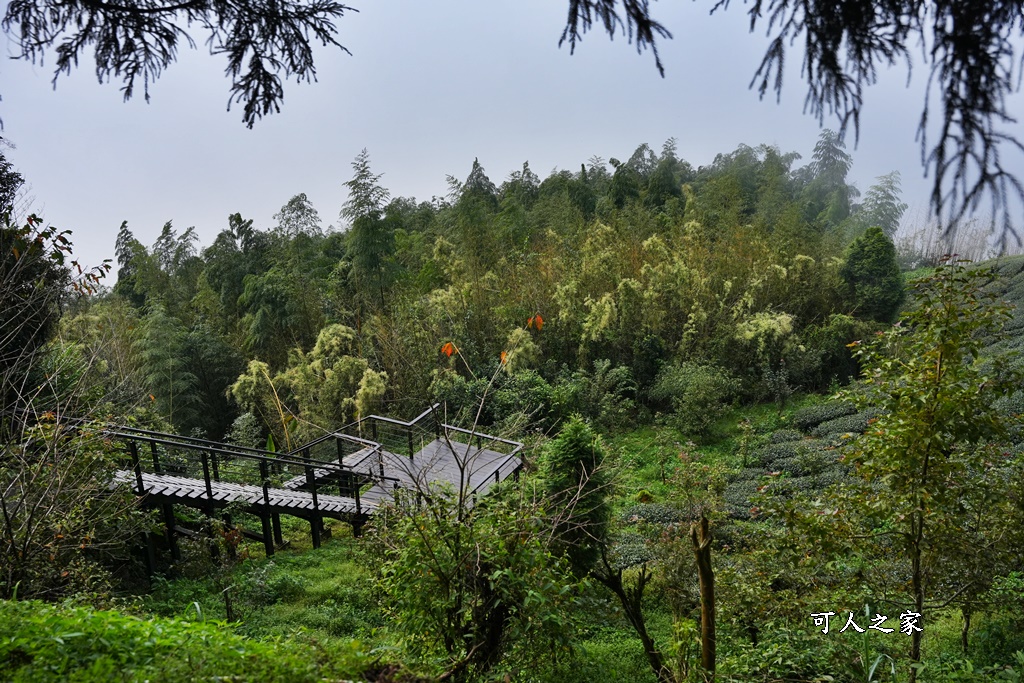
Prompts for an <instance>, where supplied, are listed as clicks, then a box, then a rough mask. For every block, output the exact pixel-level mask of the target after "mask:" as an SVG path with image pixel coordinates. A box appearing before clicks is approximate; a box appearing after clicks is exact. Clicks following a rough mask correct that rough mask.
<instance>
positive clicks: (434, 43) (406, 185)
mask: <svg viewBox="0 0 1024 683" xmlns="http://www.w3.org/2000/svg"><path fill="white" fill-rule="evenodd" d="M352 2H353V4H356V6H357V7H358V8H359V9H360V12H359V13H352V14H348V15H346V16H345V17H344V18H342V19H341V20H340V22H339V27H340V38H339V40H340V41H341V42H342V43H343V44H344V45H346V47H348V48H349V49H350V50H351V51H352V56H351V57H350V56H348V55H345V54H342V53H340V52H339V51H337V50H325V49H321V50H319V51H318V53H317V56H318V59H317V67H318V75H319V82H318V83H314V84H311V85H308V84H303V85H296V84H295V83H289V84H288V85H287V86H286V89H285V100H284V106H283V108H282V112H281V113H280V114H277V115H273V116H270V117H268V118H265V119H264V120H262V121H261V122H258V123H257V124H256V126H255V128H254V129H252V130H249V129H246V128H245V126H244V125H243V124H242V123H241V110H240V109H239V108H237V107H236V108H235V109H233V110H232V111H230V112H227V111H225V105H226V103H227V99H228V87H229V82H228V80H227V79H226V78H225V76H224V74H223V69H224V64H225V62H224V59H223V58H221V57H211V56H209V55H208V54H207V52H206V51H205V50H204V46H203V39H202V36H199V35H194V37H195V38H196V42H197V43H198V44H199V49H198V50H196V51H189V50H187V49H185V50H183V51H182V52H181V54H180V57H179V60H178V62H177V63H176V64H174V65H172V66H171V67H170V68H169V69H168V70H167V71H166V72H165V73H164V74H163V76H162V77H161V78H160V80H159V81H157V82H156V83H155V84H154V85H152V87H151V94H152V101H151V103H149V104H146V103H145V101H144V100H143V99H142V97H141V96H137V97H136V98H135V99H133V100H132V101H130V102H128V103H123V102H122V101H121V93H120V92H119V89H118V84H116V83H108V84H102V85H100V84H98V83H97V82H96V78H95V76H94V75H93V72H92V68H91V65H90V64H89V62H88V61H84V62H83V63H82V66H81V67H80V68H79V69H78V71H77V72H75V73H73V74H72V75H71V77H62V78H61V79H60V81H59V82H58V85H57V88H56V90H53V89H52V88H51V85H50V80H51V78H52V66H51V64H46V65H43V66H40V65H35V66H33V65H31V64H28V63H25V62H21V61H14V60H4V61H3V62H2V63H0V84H2V85H0V95H2V97H3V101H2V102H0V116H2V118H3V123H4V130H3V135H4V137H5V138H7V139H9V140H10V141H11V142H13V143H14V144H15V145H16V149H14V150H7V151H6V155H7V156H8V158H9V159H10V160H11V161H12V162H13V163H14V164H15V167H16V168H17V169H18V170H19V171H20V172H21V173H22V174H23V175H24V176H25V178H26V180H27V181H28V182H29V183H30V184H31V189H32V194H33V195H34V196H35V198H36V199H35V204H34V205H33V209H34V210H35V211H36V212H37V213H39V214H41V215H42V216H43V217H44V218H45V219H46V220H47V221H49V222H50V223H53V224H54V225H58V226H60V227H62V228H70V229H72V230H73V231H74V235H73V239H74V242H75V247H76V254H77V255H78V256H79V257H80V259H81V260H82V261H83V262H84V263H89V264H95V263H98V262H99V261H101V260H102V259H104V258H110V257H112V256H113V245H114V238H115V235H116V233H117V229H118V227H119V226H120V224H121V221H123V220H127V221H128V224H129V227H130V228H131V229H132V230H133V232H134V233H135V235H136V237H138V238H139V239H140V240H141V241H142V242H143V243H145V244H147V245H149V244H152V243H153V241H154V240H155V239H156V237H157V235H158V234H159V231H160V228H161V227H162V225H163V224H164V223H165V222H166V221H168V220H172V221H173V222H174V225H175V227H176V228H177V229H178V230H179V231H180V230H183V229H184V228H186V227H188V226H192V225H194V226H196V227H197V230H198V232H199V235H200V236H201V240H202V243H203V244H204V245H206V244H209V243H210V241H212V239H213V237H214V236H215V235H216V234H217V232H219V231H220V230H221V229H223V228H225V227H226V226H227V216H228V214H230V213H234V212H236V211H237V212H240V213H241V214H242V215H243V216H245V217H246V218H252V219H254V220H255V223H256V225H257V226H259V227H262V228H267V227H272V225H273V223H274V222H273V219H272V216H273V215H274V214H275V213H276V212H277V211H278V209H279V208H280V207H281V206H282V205H283V204H284V203H285V202H286V201H288V199H289V198H290V197H292V196H293V195H295V194H297V193H299V192H305V193H306V194H307V195H308V196H309V198H310V200H311V201H312V202H313V205H314V206H315V207H316V208H317V210H318V211H319V212H320V215H321V217H322V218H323V221H324V225H325V226H326V225H327V224H331V223H333V224H335V225H337V224H338V218H337V216H338V211H339V209H340V207H341V204H342V203H343V202H344V201H345V198H346V194H345V191H344V189H345V188H344V187H343V186H342V183H344V182H345V181H346V180H348V179H349V178H350V177H351V167H350V164H351V161H352V159H353V158H354V157H355V155H356V154H357V153H358V152H359V150H360V149H362V148H364V147H365V148H367V149H368V150H369V151H370V156H371V160H372V165H373V169H374V171H375V172H377V173H383V174H384V177H383V183H384V184H385V185H386V186H387V187H388V188H389V189H390V190H391V192H392V195H402V196H414V197H416V198H417V199H420V200H423V199H430V197H431V196H433V195H442V194H444V193H445V191H446V183H445V176H446V175H448V174H451V175H454V176H456V177H459V178H465V177H466V175H467V174H468V172H469V169H470V167H471V165H472V162H473V158H474V157H479V159H480V162H481V164H483V166H484V167H485V169H486V170H487V172H488V175H490V177H491V179H492V180H493V181H494V182H495V183H500V182H501V181H502V180H503V179H504V178H505V177H507V175H508V174H509V173H510V172H511V171H513V170H517V169H518V168H520V167H521V166H522V163H523V162H524V161H529V162H530V165H531V167H532V168H533V169H534V171H535V172H536V173H537V174H538V175H540V176H541V177H542V178H543V177H544V176H546V175H547V174H548V172H550V171H551V170H552V169H554V168H568V169H573V170H575V169H577V168H578V167H579V164H580V163H582V162H585V161H586V160H587V159H588V158H590V157H591V156H594V155H600V156H602V157H604V158H605V159H608V158H610V157H619V158H622V159H625V158H628V157H629V155H630V154H631V153H632V151H633V150H634V149H635V148H636V147H637V146H638V145H639V144H640V143H643V142H647V143H650V145H651V146H652V147H653V148H654V149H656V150H657V149H660V146H661V144H662V143H663V142H664V141H665V140H666V139H667V138H669V137H675V138H677V139H678V152H679V155H680V156H681V157H683V158H684V159H686V160H687V161H689V162H690V163H691V164H693V165H694V166H699V165H702V164H707V163H710V162H711V161H712V160H713V159H714V156H715V154H717V153H720V152H729V151H732V150H734V149H735V148H736V147H737V145H739V144H741V143H743V144H749V145H751V146H756V145H759V144H761V143H768V144H773V145H777V146H778V147H780V148H781V149H782V150H783V151H796V152H799V153H800V154H802V155H803V158H804V161H802V162H798V163H806V161H807V160H809V158H810V154H811V151H812V149H813V147H814V143H815V140H816V139H817V136H818V133H819V127H818V122H817V121H816V120H815V119H813V118H812V117H810V116H808V115H804V114H803V113H802V108H803V99H804V94H805V87H804V84H803V83H802V82H801V80H800V78H799V61H800V55H799V53H798V52H796V51H793V52H792V53H791V54H790V56H789V59H788V70H787V79H786V82H785V85H784V90H783V97H782V102H781V103H776V101H775V97H774V96H771V97H766V98H765V100H764V101H759V99H758V96H757V93H756V92H754V91H752V90H749V89H748V88H747V85H748V83H749V82H750V80H751V77H752V75H753V73H754V71H755V70H756V67H757V65H758V64H759V62H760V59H761V57H762V54H763V51H764V48H765V46H766V44H767V38H766V37H765V36H764V34H763V33H760V32H759V33H756V34H750V33H749V31H748V23H747V17H746V14H745V11H744V10H745V8H744V6H743V5H742V4H740V3H734V6H733V7H732V8H731V9H730V10H729V11H727V12H718V13H716V14H714V15H713V16H708V9H709V8H710V6H711V5H712V4H713V3H711V2H709V1H708V0H700V1H699V2H696V3H694V2H688V1H686V0H676V1H673V2H661V3H655V5H654V10H655V16H656V17H657V18H658V19H660V20H661V21H662V22H663V23H664V24H665V25H666V26H667V27H668V28H669V29H670V30H671V31H672V32H673V34H674V36H675V37H674V39H673V40H671V41H662V43H661V48H660V49H661V54H662V59H663V61H664V63H665V66H666V77H665V78H664V79H662V78H661V77H659V75H658V72H657V70H656V69H655V66H654V60H653V57H652V56H651V55H650V54H643V55H637V54H636V51H635V49H634V48H633V47H632V46H630V45H627V44H626V41H625V40H624V39H623V38H622V37H621V36H620V37H618V38H617V39H616V40H615V41H609V40H608V39H607V36H606V35H605V34H603V33H598V32H595V33H592V34H589V35H588V36H587V37H586V38H585V40H584V42H583V43H582V44H581V45H580V46H579V47H578V48H577V51H576V54H575V55H574V56H570V54H569V50H568V48H562V49H559V48H558V38H559V35H560V33H561V30H562V27H563V25H564V21H565V11H566V2H565V1H564V0H514V1H513V0H488V2H467V1H465V0H463V1H462V2H458V1H456V0H433V1H432V2H409V1H408V0H366V1H363V2H360V1H359V0H352ZM6 52H7V54H8V55H9V54H11V53H12V52H13V47H11V46H10V45H7V46H6ZM926 75H927V74H926V73H925V72H924V69H919V70H918V71H917V72H916V73H915V78H914V81H913V82H912V83H911V85H910V87H909V88H907V87H906V69H905V68H904V67H899V68H896V69H893V70H892V71H891V72H884V73H882V74H880V82H879V83H878V84H877V85H876V86H874V87H872V88H871V89H869V91H868V93H867V98H866V107H865V111H864V115H863V118H862V121H861V135H860V144H859V146H858V147H857V148H856V149H853V144H852V143H853V140H852V136H850V137H849V140H848V142H849V148H850V151H851V152H852V154H853V157H854V167H853V173H852V179H853V181H854V182H855V183H856V184H857V186H858V187H859V188H860V189H861V190H862V191H863V190H865V189H867V187H868V186H870V185H871V183H872V182H873V180H874V178H875V177H877V176H879V175H882V174H884V173H888V172H889V171H893V170H898V171H900V173H901V174H902V176H903V185H904V194H905V200H906V201H907V202H908V203H909V204H910V205H911V207H912V209H911V212H914V211H915V209H920V210H922V211H923V208H924V207H925V205H926V202H927V192H928V189H929V187H930V185H929V182H928V181H926V180H924V179H923V170H922V167H921V165H920V150H919V147H918V144H917V143H916V142H915V141H914V136H915V132H916V129H917V123H918V117H919V116H920V111H921V106H922V104H923V97H924V95H923V93H924V88H925V77H926ZM1017 99H1018V101H1019V98H1017ZM1011 110H1012V109H1011ZM826 126H832V127H834V126H835V123H834V122H830V121H826Z"/></svg>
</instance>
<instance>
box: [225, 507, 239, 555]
mask: <svg viewBox="0 0 1024 683" xmlns="http://www.w3.org/2000/svg"><path fill="white" fill-rule="evenodd" d="M221 519H222V520H224V529H225V531H227V532H228V533H230V532H231V531H234V530H235V525H234V524H233V523H232V521H231V515H229V514H228V513H227V512H225V513H224V515H223V516H222V517H221ZM224 540H225V541H226V542H227V546H228V557H230V558H231V559H232V560H233V559H235V546H234V545H232V543H231V541H230V540H229V538H228V537H225V539H224ZM239 540H241V539H239Z"/></svg>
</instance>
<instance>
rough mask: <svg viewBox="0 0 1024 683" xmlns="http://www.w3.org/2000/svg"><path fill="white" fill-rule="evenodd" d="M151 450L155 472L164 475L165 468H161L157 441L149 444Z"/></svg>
mask: <svg viewBox="0 0 1024 683" xmlns="http://www.w3.org/2000/svg"><path fill="white" fill-rule="evenodd" d="M149 450H150V452H151V453H152V454H153V472H155V473H156V474H162V473H163V468H161V467H160V452H159V451H158V450H157V447H156V441H150V442H149Z"/></svg>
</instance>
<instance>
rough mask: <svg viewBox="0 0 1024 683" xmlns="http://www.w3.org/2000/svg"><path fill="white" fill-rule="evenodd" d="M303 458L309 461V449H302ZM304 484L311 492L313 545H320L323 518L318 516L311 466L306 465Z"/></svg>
mask: <svg viewBox="0 0 1024 683" xmlns="http://www.w3.org/2000/svg"><path fill="white" fill-rule="evenodd" d="M302 455H303V458H305V459H306V461H307V463H308V461H309V450H308V449H306V450H303V451H302ZM306 486H308V487H309V490H310V492H311V493H312V494H313V516H312V517H310V519H309V530H310V532H311V534H312V536H313V547H314V548H319V547H320V527H321V526H322V525H323V518H322V517H320V501H319V500H318V499H317V495H316V477H315V476H314V475H313V467H312V466H311V465H309V464H307V465H306Z"/></svg>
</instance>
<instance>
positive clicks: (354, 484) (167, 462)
mask: <svg viewBox="0 0 1024 683" xmlns="http://www.w3.org/2000/svg"><path fill="white" fill-rule="evenodd" d="M436 408H437V406H432V407H431V408H430V409H428V410H427V411H425V412H424V413H423V414H421V415H420V416H418V417H417V418H415V419H414V420H412V421H409V422H402V421H400V420H395V419H394V418H382V417H379V416H375V415H374V416H369V417H368V418H364V419H363V421H362V422H361V423H358V425H357V426H361V425H362V424H363V423H369V426H367V427H365V431H366V432H369V433H371V434H372V437H373V439H372V440H371V439H366V438H363V437H362V436H359V435H355V434H346V433H345V432H344V431H338V432H331V433H328V434H325V435H324V436H322V437H319V438H318V439H315V440H313V441H311V442H309V443H308V444H305V445H303V446H300V447H299V448H297V449H295V450H293V451H291V452H289V453H270V452H267V451H261V450H259V449H252V448H244V447H239V446H235V445H231V444H222V443H218V442H212V441H205V440H202V439H196V438H192V437H182V436H177V435H173V434H163V433H159V432H152V431H146V430H142V429H137V428H131V427H113V428H110V429H109V430H108V434H109V435H110V436H111V437H114V438H118V439H122V440H124V442H125V443H126V445H127V450H128V453H129V455H130V456H131V469H124V470H120V471H118V472H117V473H116V474H115V482H116V483H117V484H124V485H128V486H130V487H131V488H132V489H133V490H134V491H135V492H136V493H137V494H138V495H139V496H140V497H141V499H142V504H143V505H146V506H150V507H160V508H163V513H164V522H165V525H166V527H167V533H166V536H167V540H168V544H169V545H170V546H171V549H172V554H175V553H177V551H176V550H175V548H174V536H175V533H176V529H177V528H178V525H177V524H176V522H175V519H174V512H173V507H174V505H185V506H187V507H192V508H196V509H199V510H202V511H203V512H204V513H206V514H207V515H209V516H213V515H214V513H215V512H216V511H218V510H223V509H224V508H227V507H228V506H229V505H232V506H235V507H241V508H242V509H244V510H245V511H246V512H250V513H253V514H255V515H257V516H259V517H260V518H261V520H262V525H263V531H262V535H261V536H260V537H261V538H262V539H263V541H264V544H265V546H266V550H267V554H268V555H270V554H273V550H274V547H275V544H277V545H280V543H282V542H283V541H282V537H281V525H280V520H279V516H280V515H282V514H285V515H292V516H295V517H301V518H303V519H306V520H308V521H309V522H310V527H311V533H312V535H313V546H314V547H319V545H320V535H321V532H322V520H323V518H325V517H327V518H334V519H339V520H343V521H346V522H349V523H351V524H352V525H353V529H354V530H355V532H356V533H358V531H359V529H360V528H361V527H362V525H363V524H364V523H365V522H366V521H367V520H368V519H369V518H370V517H371V516H372V515H373V514H374V513H376V512H377V511H378V510H379V509H380V508H381V507H383V506H385V505H387V504H389V503H393V502H394V501H395V498H396V491H400V490H403V489H404V490H409V491H411V492H413V493H414V494H415V495H416V496H417V497H419V496H431V495H433V494H434V493H439V492H441V491H442V490H446V489H447V490H454V491H461V492H463V493H464V494H465V495H466V496H467V497H468V499H469V504H472V501H473V500H475V499H476V497H477V496H480V495H483V494H485V493H486V492H487V491H488V489H490V487H491V486H493V485H494V484H496V483H497V482H500V481H502V480H504V479H507V478H509V477H512V476H518V473H519V470H520V468H521V467H522V460H521V459H520V457H519V454H520V453H521V450H522V444H521V443H518V442H515V441H509V440H507V439H500V438H496V437H490V436H487V435H485V434H480V433H477V432H475V431H470V430H466V429H461V428H458V427H452V426H451V425H447V424H440V421H439V420H437V424H431V425H429V428H428V425H427V424H425V423H427V422H429V420H428V418H436ZM378 427H380V430H381V440H382V441H385V440H387V442H388V443H391V444H396V443H397V444H399V445H398V446H392V447H397V448H399V449H400V450H404V452H403V453H401V454H399V453H394V452H392V451H389V450H385V448H384V446H383V444H382V443H381V442H380V441H377V438H378V429H377V428H378ZM388 430H390V431H388ZM357 431H359V433H360V434H362V433H363V432H364V430H357ZM386 431H387V432H388V433H385V432H386ZM396 434H397V435H398V437H399V438H398V439H397V440H396V439H395V436H396ZM457 438H460V439H462V441H468V442H470V444H471V443H473V442H475V443H476V444H477V445H476V446H473V445H470V444H467V443H463V442H462V441H459V440H456V439H457ZM431 439H432V440H431ZM405 444H408V448H407V449H405V448H406V447H405ZM417 444H419V445H420V448H419V450H414V448H415V445H417ZM143 446H145V447H147V448H148V451H149V453H148V454H147V455H146V457H143V453H142V451H143V450H144V449H143V448H141V447H143ZM487 446H491V447H492V448H493V449H492V448H488V447H487ZM499 448H502V449H505V450H506V451H507V452H501V451H499V450H497V449H499ZM150 461H151V465H150ZM185 472H189V474H185ZM274 473H277V474H276V475H275V474H274ZM282 473H284V474H283V476H286V477H288V478H287V479H285V480H284V481H280V479H277V478H276V477H280V476H282ZM190 475H191V476H190ZM222 475H223V476H222ZM223 479H231V480H232V481H223ZM270 482H280V483H275V484H270ZM228 512H230V511H229V510H228V511H225V519H226V520H227V519H228V514H227V513H228ZM228 523H229V524H230V522H228ZM246 533H251V532H246Z"/></svg>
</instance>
